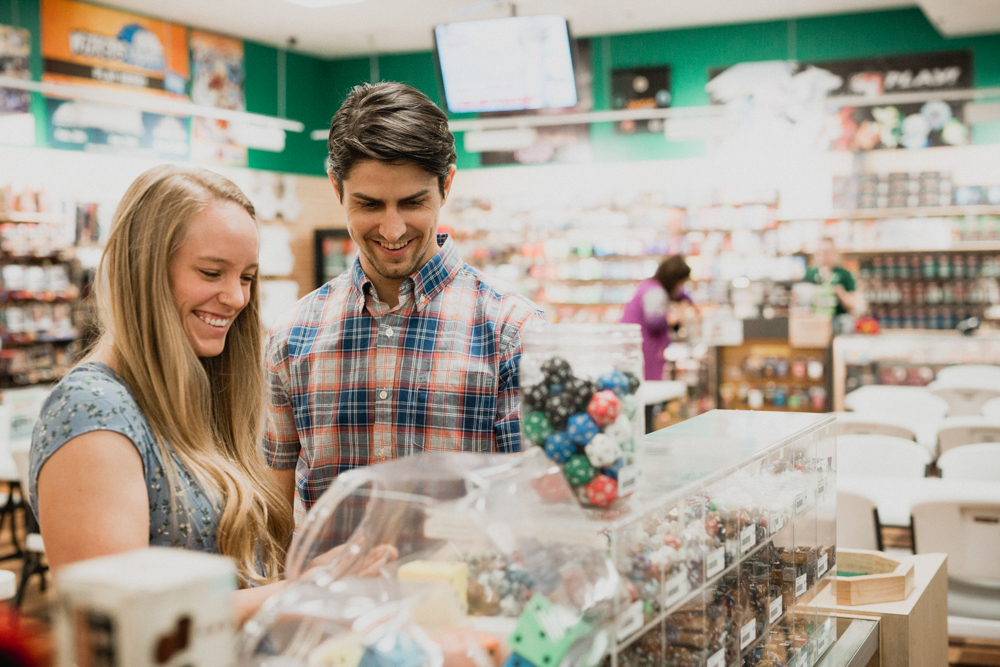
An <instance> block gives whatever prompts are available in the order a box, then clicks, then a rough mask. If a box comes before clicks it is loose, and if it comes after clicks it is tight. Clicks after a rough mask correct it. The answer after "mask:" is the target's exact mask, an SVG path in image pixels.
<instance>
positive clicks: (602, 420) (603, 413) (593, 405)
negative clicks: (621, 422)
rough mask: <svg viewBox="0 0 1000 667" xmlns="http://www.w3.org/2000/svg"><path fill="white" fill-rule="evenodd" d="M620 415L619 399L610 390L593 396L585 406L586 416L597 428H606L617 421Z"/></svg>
mask: <svg viewBox="0 0 1000 667" xmlns="http://www.w3.org/2000/svg"><path fill="white" fill-rule="evenodd" d="M621 413H622V402H621V399H619V398H618V396H617V395H616V394H615V392H613V391H611V390H610V389H605V390H604V391H599V392H597V393H596V394H594V397H593V398H592V399H590V403H589V404H588V405H587V414H589V415H590V418H591V419H593V420H594V422H595V423H596V424H597V425H598V426H602V427H603V426H607V425H608V424H611V423H613V422H614V421H615V420H616V419H618V415H620V414H621Z"/></svg>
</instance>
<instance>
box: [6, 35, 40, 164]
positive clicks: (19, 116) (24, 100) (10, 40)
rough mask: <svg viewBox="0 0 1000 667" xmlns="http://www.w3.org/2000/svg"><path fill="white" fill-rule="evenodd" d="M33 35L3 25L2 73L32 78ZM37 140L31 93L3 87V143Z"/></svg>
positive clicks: (18, 77)
mask: <svg viewBox="0 0 1000 667" xmlns="http://www.w3.org/2000/svg"><path fill="white" fill-rule="evenodd" d="M30 56H31V35H30V34H29V33H28V31H27V30H24V29H23V28H15V27H13V26H7V25H0V75H2V76H7V77H11V78H14V79H31V67H30V65H29V61H28V59H29V58H30ZM34 142H35V117H34V116H33V115H32V113H31V93H29V92H28V91H26V90H21V89H19V88H0V143H4V144H19V145H31V144H33V143H34Z"/></svg>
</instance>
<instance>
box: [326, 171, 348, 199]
mask: <svg viewBox="0 0 1000 667" xmlns="http://www.w3.org/2000/svg"><path fill="white" fill-rule="evenodd" d="M326 175H327V176H328V177H329V179H330V183H332V184H333V192H334V194H336V195H337V200H338V201H340V203H341V204H343V203H344V195H343V194H342V193H341V192H340V186H339V185H337V179H336V178H334V177H333V174H331V173H330V172H326Z"/></svg>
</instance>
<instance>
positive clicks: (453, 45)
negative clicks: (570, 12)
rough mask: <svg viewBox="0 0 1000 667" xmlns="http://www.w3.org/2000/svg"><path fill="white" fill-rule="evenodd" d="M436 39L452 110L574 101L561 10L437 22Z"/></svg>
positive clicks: (519, 108) (522, 107)
mask: <svg viewBox="0 0 1000 667" xmlns="http://www.w3.org/2000/svg"><path fill="white" fill-rule="evenodd" d="M434 41H435V44H436V47H437V57H438V63H439V65H440V67H441V79H442V81H443V82H444V94H445V101H446V103H447V105H448V110H449V111H451V112H453V113H469V112H485V111H522V110H526V109H549V108H564V107H572V106H574V105H575V104H576V80H575V78H574V76H573V58H572V55H571V53H570V39H569V27H568V26H567V24H566V19H564V18H563V17H561V16H556V15H551V14H548V15H542V16H515V17H510V18H504V19H488V20H484V21H462V22H459V23H446V24H442V25H439V26H436V27H435V28H434Z"/></svg>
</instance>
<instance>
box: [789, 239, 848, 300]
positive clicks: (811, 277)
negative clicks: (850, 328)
mask: <svg viewBox="0 0 1000 667" xmlns="http://www.w3.org/2000/svg"><path fill="white" fill-rule="evenodd" d="M814 259H815V264H816V265H815V266H813V267H810V268H809V269H807V270H806V275H805V277H804V278H803V279H802V280H803V282H807V283H813V284H815V285H829V286H830V287H832V288H833V293H834V294H835V295H836V297H837V308H836V312H835V313H834V315H845V314H849V313H853V312H854V310H855V307H856V306H857V304H858V302H857V295H856V294H855V292H854V290H855V285H854V276H853V275H851V272H850V271H848V270H847V269H845V268H844V267H843V266H840V253H838V252H837V247H836V246H835V245H834V244H833V239H830V238H825V239H823V240H822V241H820V244H819V249H818V250H817V251H816V255H815V256H814Z"/></svg>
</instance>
